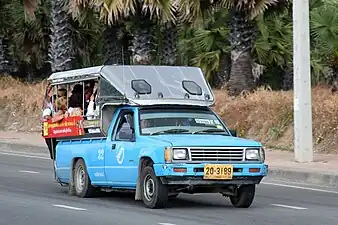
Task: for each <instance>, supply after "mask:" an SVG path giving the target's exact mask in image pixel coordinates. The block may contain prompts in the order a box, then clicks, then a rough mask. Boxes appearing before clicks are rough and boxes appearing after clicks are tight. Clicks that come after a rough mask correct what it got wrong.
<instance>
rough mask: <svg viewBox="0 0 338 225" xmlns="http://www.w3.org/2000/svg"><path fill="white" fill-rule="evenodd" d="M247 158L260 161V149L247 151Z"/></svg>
mask: <svg viewBox="0 0 338 225" xmlns="http://www.w3.org/2000/svg"><path fill="white" fill-rule="evenodd" d="M245 158H246V159H247V160H259V159H260V156H259V149H247V150H246V151H245Z"/></svg>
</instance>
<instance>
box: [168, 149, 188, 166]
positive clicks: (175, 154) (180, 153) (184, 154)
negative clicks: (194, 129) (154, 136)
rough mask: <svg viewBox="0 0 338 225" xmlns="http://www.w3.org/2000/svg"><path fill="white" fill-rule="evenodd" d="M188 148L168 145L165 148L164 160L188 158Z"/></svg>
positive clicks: (170, 161)
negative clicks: (173, 147)
mask: <svg viewBox="0 0 338 225" xmlns="http://www.w3.org/2000/svg"><path fill="white" fill-rule="evenodd" d="M188 159H189V154H188V149H185V148H175V149H172V148H171V147H166V148H165V149H164V160H165V162H166V163H172V160H188Z"/></svg>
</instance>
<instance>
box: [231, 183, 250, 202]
mask: <svg viewBox="0 0 338 225" xmlns="http://www.w3.org/2000/svg"><path fill="white" fill-rule="evenodd" d="M255 192H256V186H255V184H249V185H242V186H240V187H239V188H238V189H237V195H236V196H230V202H231V204H232V205H233V206H235V207H236V208H249V207H250V205H251V204H252V202H253V200H254V198H255Z"/></svg>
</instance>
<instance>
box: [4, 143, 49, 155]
mask: <svg viewBox="0 0 338 225" xmlns="http://www.w3.org/2000/svg"><path fill="white" fill-rule="evenodd" d="M0 151H10V152H16V151H17V152H28V153H32V154H43V155H48V156H49V151H48V148H47V145H46V147H42V146H39V145H28V144H19V143H8V142H0Z"/></svg>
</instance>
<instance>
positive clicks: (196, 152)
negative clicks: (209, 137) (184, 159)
mask: <svg viewBox="0 0 338 225" xmlns="http://www.w3.org/2000/svg"><path fill="white" fill-rule="evenodd" d="M190 154H191V161H193V162H205V161H216V162H221V161H243V154H244V149H243V148H190Z"/></svg>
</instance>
